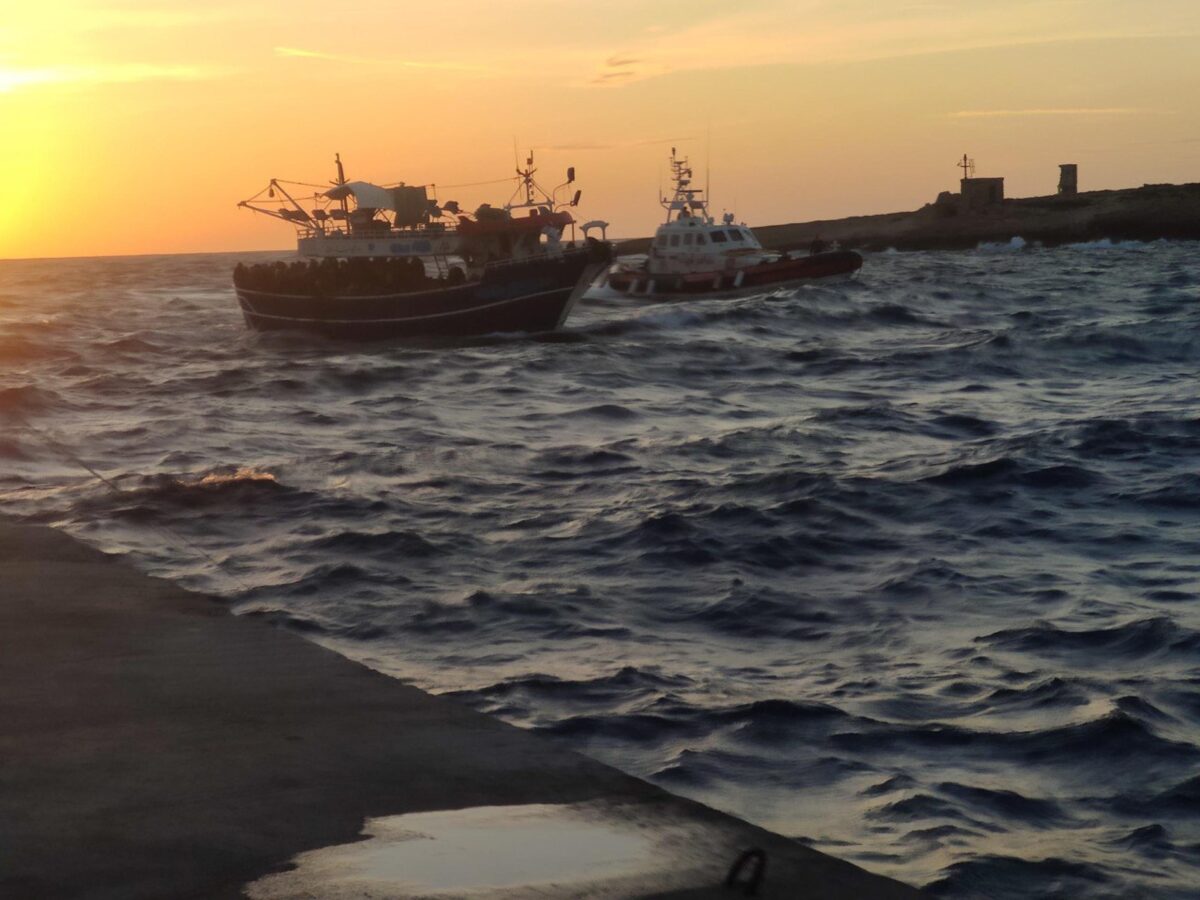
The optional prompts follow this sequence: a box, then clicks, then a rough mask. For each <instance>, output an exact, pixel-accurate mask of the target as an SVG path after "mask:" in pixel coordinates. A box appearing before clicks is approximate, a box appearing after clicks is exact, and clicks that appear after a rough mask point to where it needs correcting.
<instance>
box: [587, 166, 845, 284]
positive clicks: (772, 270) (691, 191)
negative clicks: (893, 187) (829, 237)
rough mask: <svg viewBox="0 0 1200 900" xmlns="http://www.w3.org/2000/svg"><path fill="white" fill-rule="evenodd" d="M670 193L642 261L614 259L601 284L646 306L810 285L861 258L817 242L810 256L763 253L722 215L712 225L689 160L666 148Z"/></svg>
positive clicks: (746, 231)
mask: <svg viewBox="0 0 1200 900" xmlns="http://www.w3.org/2000/svg"><path fill="white" fill-rule="evenodd" d="M671 177H672V180H673V181H674V192H673V194H672V196H671V197H669V198H668V197H666V196H660V197H659V203H660V204H661V205H662V206H663V207H664V208H665V209H666V210H667V220H666V222H664V223H663V224H662V225H660V226H658V229H657V230H656V231H655V233H654V240H653V241H652V242H651V244H650V251H649V253H648V254H646V255H645V256H644V257H626V258H624V259H618V260H617V261H616V262H615V263H614V264H613V266H612V267H611V268H610V269H609V271H608V273H607V276H606V279H605V280H606V283H607V285H608V286H609V287H611V288H613V289H614V290H617V291H620V292H621V293H624V294H628V295H631V296H636V297H644V298H646V299H648V300H671V299H678V298H681V297H689V296H696V295H721V294H739V293H745V292H746V291H747V290H750V289H759V288H768V287H776V286H781V285H786V284H788V283H791V282H799V281H806V280H809V279H814V278H830V277H833V276H838V275H842V276H845V275H851V274H853V273H854V272H857V271H858V270H859V269H860V268H861V267H862V263H863V260H862V257H861V256H860V255H859V254H857V253H855V252H853V251H850V250H838V249H832V248H826V247H825V246H824V245H822V244H821V243H820V242H814V245H813V246H812V247H811V248H810V250H809V252H808V253H807V254H795V253H785V252H780V251H775V250H766V249H764V248H763V246H762V244H761V243H759V241H758V238H757V237H755V236H754V232H753V231H751V230H750V229H749V228H747V227H746V225H745V224H743V223H738V222H735V221H734V216H733V214H732V213H726V214H725V215H724V216H723V217H722V221H720V222H716V221H714V219H713V217H712V215H710V213H709V210H708V198H707V196H706V194H707V191H705V190H702V189H700V188H696V187H693V185H692V169H691V166H690V165H689V164H688V160H687V159H686V158H680V157H679V156H677V155H676V151H675V148H674V147H672V148H671Z"/></svg>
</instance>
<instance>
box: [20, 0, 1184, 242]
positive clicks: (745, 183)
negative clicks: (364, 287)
mask: <svg viewBox="0 0 1200 900" xmlns="http://www.w3.org/2000/svg"><path fill="white" fill-rule="evenodd" d="M1198 97H1200V3H1197V2H1196V0H1142V2H1133V0H1036V2H1031V0H958V2H945V3H943V2H919V0H911V2H909V0H789V2H784V0H723V2H715V0H653V2H650V0H437V2H433V3H418V2H415V0H386V2H385V0H348V2H347V0H343V2H329V0H322V2H309V0H238V2H229V0H192V2H189V3H183V2H174V3H171V2H163V0H124V2H120V0H40V2H39V0H0V172H3V173H4V175H5V189H4V198H3V202H2V203H0V258H10V257H30V256H33V257H44V256H91V255H108V254H141V253H175V252H191V251H224V250H253V249H282V248H287V247H290V246H294V236H293V234H292V232H291V230H290V228H289V227H288V226H287V225H285V224H283V223H281V222H278V221H275V220H272V219H268V218H266V217H262V216H256V215H254V214H252V213H250V212H248V211H246V210H243V209H238V208H237V203H238V201H239V200H242V199H245V198H247V197H250V196H251V195H253V194H255V193H256V192H258V191H259V190H260V189H261V188H262V187H263V186H265V184H266V183H267V181H268V180H269V179H270V178H272V177H275V178H280V179H289V180H295V181H302V182H311V183H324V182H327V181H328V180H329V179H330V178H332V177H333V175H334V172H333V167H332V162H333V155H334V153H335V152H336V153H340V154H341V156H342V159H343V160H344V161H345V163H346V167H347V174H348V176H349V177H351V178H354V179H362V180H367V181H375V182H378V183H395V182H399V181H405V182H407V183H410V184H422V183H424V184H435V185H437V190H436V196H437V198H438V199H439V200H441V201H443V202H444V201H447V200H458V201H459V202H460V203H461V204H462V205H463V206H469V207H471V208H473V207H474V206H475V205H477V204H478V203H480V202H483V201H487V202H491V203H493V204H496V203H502V202H504V201H505V200H507V199H508V196H509V194H510V193H511V189H512V188H511V186H510V185H506V184H504V183H498V184H490V185H479V184H476V183H478V182H491V181H497V180H500V179H504V178H506V177H508V176H510V175H512V172H513V155H514V143H515V144H516V145H518V147H519V148H520V149H519V152H520V155H521V157H522V158H523V157H524V156H525V155H526V154H527V153H528V152H529V151H530V150H532V151H533V153H534V157H535V160H536V164H537V166H538V168H539V176H538V177H539V180H541V181H543V182H544V183H545V184H547V186H550V185H553V184H557V183H559V182H560V181H562V180H563V178H562V173H563V172H564V171H565V169H566V167H567V166H569V165H573V166H575V168H576V170H577V176H578V181H577V184H576V186H577V187H579V188H581V189H582V191H583V199H582V202H581V205H580V208H579V210H578V212H577V216H578V217H579V218H580V219H581V220H587V219H593V218H599V219H604V220H606V221H608V222H610V223H612V227H611V229H610V232H609V233H610V236H619V237H621V236H623V237H632V236H638V235H644V234H649V233H651V232H652V231H653V229H654V227H655V225H656V224H657V223H658V222H659V221H660V219H661V217H662V215H663V213H662V210H661V209H660V207H659V206H658V203H657V195H658V190H659V187H660V185H663V183H664V178H665V174H666V169H667V155H668V154H669V152H670V148H671V147H672V146H675V147H678V148H679V150H680V152H681V153H682V154H685V155H688V156H689V157H690V159H691V161H692V163H693V167H694V168H695V169H696V171H697V173H699V172H700V171H702V170H705V169H707V170H708V171H709V172H710V173H711V174H710V179H711V195H712V206H713V210H714V212H717V213H719V212H722V211H724V210H730V211H733V212H735V213H736V214H737V216H738V218H739V219H741V220H744V221H745V222H747V223H748V224H750V225H752V226H753V225H767V224H776V223H781V222H795V221H805V220H809V219H817V218H834V217H841V216H847V215H861V214H869V213H877V212H893V211H897V210H905V209H915V208H917V207H919V206H921V205H922V204H924V203H927V202H929V201H932V200H933V199H934V198H935V197H936V195H937V193H938V192H939V191H942V190H950V189H956V186H957V178H958V177H959V175H960V173H959V171H958V170H957V169H956V168H955V162H956V161H957V160H958V159H960V158H961V157H962V155H963V154H964V153H968V154H970V155H971V156H972V157H973V158H974V159H975V160H976V162H977V170H976V174H978V175H980V176H1004V177H1005V178H1006V179H1007V182H1006V190H1007V193H1008V195H1009V196H1033V195H1040V194H1048V193H1053V192H1054V190H1055V186H1056V184H1057V179H1058V165H1059V164H1060V163H1064V162H1074V163H1078V165H1079V179H1080V188H1081V190H1090V189H1104V188H1117V187H1131V186H1137V185H1141V184H1143V183H1157V182H1185V181H1193V182H1194V181H1200V101H1198V100H1197V98H1198ZM471 185H473V186H471Z"/></svg>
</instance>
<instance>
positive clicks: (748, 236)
mask: <svg viewBox="0 0 1200 900" xmlns="http://www.w3.org/2000/svg"><path fill="white" fill-rule="evenodd" d="M742 237H744V238H745V239H746V240H747V241H749V242H750V243H751V244H753V243H754V235H752V234H751V233H750V232H748V231H747V230H746V229H745V228H743V229H742Z"/></svg>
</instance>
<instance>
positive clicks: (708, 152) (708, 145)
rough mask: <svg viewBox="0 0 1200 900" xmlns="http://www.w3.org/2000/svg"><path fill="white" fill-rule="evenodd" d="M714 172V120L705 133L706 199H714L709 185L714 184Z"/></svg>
mask: <svg viewBox="0 0 1200 900" xmlns="http://www.w3.org/2000/svg"><path fill="white" fill-rule="evenodd" d="M711 172H712V122H709V123H708V130H707V131H706V132H705V135H704V199H705V201H706V202H707V201H709V200H711V199H712V192H711V191H710V190H709V186H710V185H711V184H712V179H711V177H710V175H711Z"/></svg>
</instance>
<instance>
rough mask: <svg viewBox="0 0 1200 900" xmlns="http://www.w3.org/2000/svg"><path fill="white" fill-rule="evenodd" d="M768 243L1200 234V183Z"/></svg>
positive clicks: (885, 221)
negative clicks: (819, 240)
mask: <svg viewBox="0 0 1200 900" xmlns="http://www.w3.org/2000/svg"><path fill="white" fill-rule="evenodd" d="M754 233H755V234H756V235H757V236H758V239H759V240H760V241H761V242H762V244H763V246H764V247H768V248H770V249H773V250H797V249H805V248H807V247H809V246H810V245H811V243H812V242H813V240H815V239H817V238H820V239H821V240H822V241H825V242H827V243H828V242H832V241H837V242H838V243H839V244H840V245H841V246H842V247H844V248H846V249H855V250H866V251H879V250H887V249H889V248H890V249H895V250H967V249H973V248H975V247H977V246H979V245H980V244H989V243H1008V242H1010V241H1011V240H1012V239H1014V238H1021V239H1023V240H1024V241H1026V242H1027V243H1030V244H1035V243H1037V244H1042V245H1045V246H1056V245H1061V244H1074V243H1081V242H1084V241H1097V240H1106V239H1107V240H1114V241H1118V240H1121V241H1125V240H1134V241H1153V240H1159V239H1167V240H1200V183H1193V184H1178V185H1176V184H1161V185H1158V184H1154V185H1149V184H1148V185H1145V186H1143V187H1140V188H1130V189H1126V190H1115V191H1090V192H1086V193H1079V194H1075V195H1073V196H1057V195H1053V196H1048V197H1026V198H1020V199H1009V200H1004V201H1002V202H1001V203H998V204H996V205H994V206H988V207H983V208H978V209H965V208H963V207H962V205H961V204H958V203H955V202H953V196H951V201H950V202H944V200H941V199H940V200H939V202H937V203H930V204H927V205H926V206H924V207H922V208H921V209H918V210H914V211H912V212H899V213H885V214H883V215H874V216H853V217H851V218H846V219H823V220H817V221H813V222H796V223H792V224H788V225H766V226H761V227H755V228H754ZM649 246H650V239H649V238H638V239H636V240H631V241H623V242H621V243H620V244H619V245H618V248H617V249H618V252H619V253H621V254H633V253H645V252H647V250H648V249H649Z"/></svg>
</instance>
